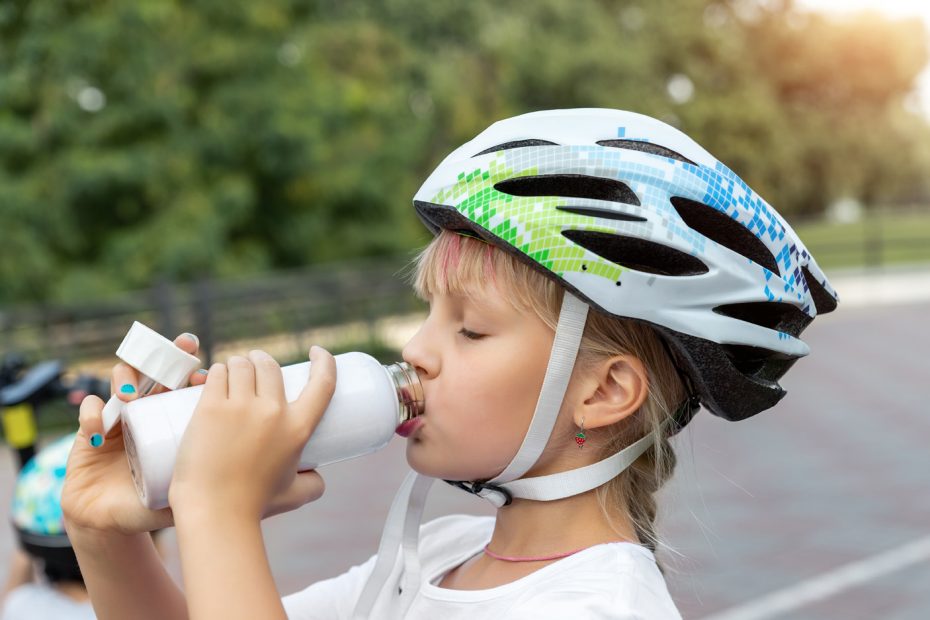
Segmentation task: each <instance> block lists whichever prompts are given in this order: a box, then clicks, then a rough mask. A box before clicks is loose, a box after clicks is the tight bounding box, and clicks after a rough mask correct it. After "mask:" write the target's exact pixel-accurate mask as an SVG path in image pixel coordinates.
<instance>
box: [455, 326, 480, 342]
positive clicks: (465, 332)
mask: <svg viewBox="0 0 930 620" xmlns="http://www.w3.org/2000/svg"><path fill="white" fill-rule="evenodd" d="M459 333H460V334H462V335H463V336H465V337H466V338H468V339H469V340H481V339H482V338H484V334H477V333H475V332H473V331H471V330H468V329H465V328H464V327H463V328H462V329H460V330H459Z"/></svg>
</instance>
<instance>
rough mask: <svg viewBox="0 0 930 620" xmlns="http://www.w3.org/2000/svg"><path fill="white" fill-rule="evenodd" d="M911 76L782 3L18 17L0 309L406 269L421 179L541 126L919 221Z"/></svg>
mask: <svg viewBox="0 0 930 620" xmlns="http://www.w3.org/2000/svg"><path fill="white" fill-rule="evenodd" d="M889 42H893V44H889ZM926 61H927V42H926V36H925V34H924V32H923V30H921V29H919V28H918V25H917V24H916V23H914V22H907V21H889V20H887V19H884V18H881V17H878V16H875V15H871V16H863V17H859V18H852V19H849V20H847V21H844V22H830V21H826V20H825V19H823V18H820V17H817V16H805V15H804V14H801V13H799V12H798V11H797V10H795V9H794V8H793V7H792V5H791V3H790V2H787V1H786V2H782V3H778V2H766V3H763V4H760V5H758V6H757V5H755V4H753V3H752V2H750V1H748V0H733V2H710V1H709V0H651V1H649V2H645V1H639V2H634V1H633V0H582V1H579V2H567V1H564V0H536V1H534V2H524V3H500V2H492V1H491V0H472V1H471V2H467V3H464V2H429V1H427V0H384V1H382V2H369V1H362V0H344V1H342V2H331V1H330V2H324V1H323V0H316V1H313V0H266V1H264V2H247V1H245V0H224V1H222V2H220V1H218V0H198V1H196V2H183V3H182V2H167V1H164V0H109V1H104V0H57V1H52V0H44V1H33V2H28V1H26V0H19V1H14V0H9V1H8V2H5V3H2V4H0V230H2V231H3V232H2V238H3V241H4V243H3V247H4V252H3V255H2V256H0V281H2V282H3V283H4V286H3V287H0V304H3V303H12V302H23V301H33V300H51V301H55V300H76V299H89V298H96V297H100V296H105V295H108V294H110V293H113V292H117V291H122V290H126V289H131V288H135V287H143V286H148V285H150V284H151V283H152V282H153V281H154V280H156V279H159V278H169V279H179V280H187V279H193V278H197V277H202V276H229V275H234V274H235V275H242V274H247V273H257V272H262V271H265V270H268V269H276V268H286V267H292V266H297V265H302V264H306V263H311V262H319V261H325V260H332V259H337V258H348V257H358V256H386V255H391V254H397V253H402V252H406V251H409V250H410V249H411V248H412V247H414V246H416V245H417V244H419V243H421V242H422V241H423V240H425V238H426V234H425V232H424V231H423V230H422V229H421V227H420V225H419V224H418V222H417V221H416V218H415V217H414V215H413V213H412V209H410V207H409V200H410V196H412V194H413V192H414V191H415V190H416V188H417V186H418V184H419V183H420V182H421V181H422V179H423V178H424V176H425V174H426V173H427V172H428V171H429V170H430V168H431V167H432V166H434V165H435V164H436V163H437V162H438V160H439V159H440V158H441V157H442V156H443V155H444V154H445V153H447V152H448V151H449V150H450V149H451V148H453V147H454V146H456V145H458V144H460V143H461V142H463V141H464V140H467V139H469V138H470V137H472V136H473V135H474V134H475V133H476V132H478V131H480V130H481V129H482V128H484V127H485V126H486V125H487V124H488V123H489V122H491V121H493V120H495V119H498V118H501V117H503V116H507V115H512V114H517V113H522V112H526V111H529V110H534V109H542V108H552V107H576V106H604V107H615V108H626V109H632V110H636V111H640V112H644V113H647V114H651V115H653V116H657V117H659V118H662V119H664V120H666V121H668V122H671V123H673V124H676V125H678V126H679V127H681V128H682V129H683V130H685V131H686V132H688V133H689V134H691V135H692V136H693V137H694V138H695V139H697V140H698V141H699V142H701V143H702V144H704V145H705V146H706V147H707V148H708V150H709V151H711V152H712V153H713V154H714V155H716V156H717V157H718V158H720V159H721V160H723V161H725V162H726V163H727V164H728V165H730V167H732V168H733V169H734V170H735V171H736V172H738V173H739V174H740V175H742V176H743V177H744V178H745V179H746V180H747V182H749V183H750V185H753V186H754V187H756V188H757V189H758V190H759V191H760V193H762V195H763V196H765V197H766V198H767V199H768V200H769V201H770V202H772V203H773V204H774V205H776V206H777V207H778V208H779V209H780V210H781V211H783V212H785V213H788V214H789V215H790V214H814V213H817V212H819V211H821V210H822V209H823V208H824V207H825V206H826V205H827V204H828V203H829V202H830V201H831V200H833V199H835V198H838V197H842V196H851V197H858V198H860V199H861V200H863V201H865V202H866V203H870V204H872V203H882V204H888V203H893V202H896V201H910V202H913V201H915V200H918V199H921V198H926V197H928V195H930V189H928V187H927V180H926V178H925V174H924V171H925V170H926V169H928V166H930V139H928V138H930V132H928V129H927V126H926V123H925V122H924V121H923V120H921V119H919V118H917V117H916V116H915V115H914V114H913V113H910V112H908V111H907V109H906V107H905V105H904V100H905V97H906V96H907V95H908V93H909V92H910V90H911V89H912V87H913V84H914V80H915V77H916V75H917V74H918V73H919V71H920V70H921V68H922V67H923V66H924V65H925V64H926ZM674 76H682V77H685V76H686V79H685V81H686V82H687V81H688V80H690V83H691V84H692V85H693V88H694V93H693V96H692V97H690V98H687V97H683V98H679V99H678V100H675V99H673V98H671V97H670V96H669V80H670V79H672V78H673V77H674Z"/></svg>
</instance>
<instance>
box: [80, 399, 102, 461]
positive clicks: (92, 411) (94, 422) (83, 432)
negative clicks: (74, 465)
mask: <svg viewBox="0 0 930 620" xmlns="http://www.w3.org/2000/svg"><path fill="white" fill-rule="evenodd" d="M103 404H104V403H103V401H102V400H101V399H100V398H98V397H97V396H93V395H91V396H88V397H87V398H85V399H84V400H83V401H82V402H81V409H80V414H79V415H78V423H79V424H80V429H79V430H78V436H79V437H81V439H83V440H84V441H86V442H87V443H89V444H90V446H91V447H93V448H99V447H100V446H102V445H103V443H104V437H103V415H102V412H103Z"/></svg>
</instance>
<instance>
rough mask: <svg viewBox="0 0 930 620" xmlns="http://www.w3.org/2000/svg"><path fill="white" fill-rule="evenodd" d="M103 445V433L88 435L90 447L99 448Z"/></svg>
mask: <svg viewBox="0 0 930 620" xmlns="http://www.w3.org/2000/svg"><path fill="white" fill-rule="evenodd" d="M102 445H103V435H101V434H100V433H94V434H93V435H91V436H90V446H91V447H92V448H99V447H100V446H102Z"/></svg>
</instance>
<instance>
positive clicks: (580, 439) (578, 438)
mask: <svg viewBox="0 0 930 620" xmlns="http://www.w3.org/2000/svg"><path fill="white" fill-rule="evenodd" d="M585 441H587V437H585V434H584V418H581V429H580V430H579V431H578V432H577V433H575V443H576V444H578V447H579V448H584V442H585Z"/></svg>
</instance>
